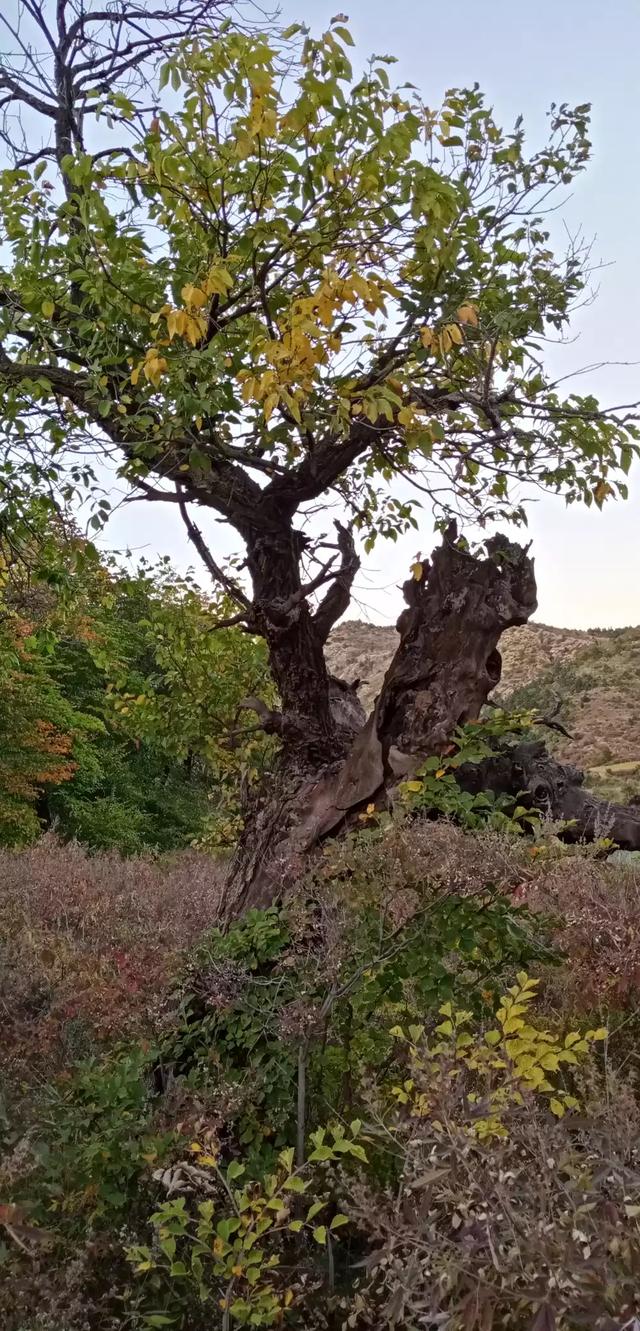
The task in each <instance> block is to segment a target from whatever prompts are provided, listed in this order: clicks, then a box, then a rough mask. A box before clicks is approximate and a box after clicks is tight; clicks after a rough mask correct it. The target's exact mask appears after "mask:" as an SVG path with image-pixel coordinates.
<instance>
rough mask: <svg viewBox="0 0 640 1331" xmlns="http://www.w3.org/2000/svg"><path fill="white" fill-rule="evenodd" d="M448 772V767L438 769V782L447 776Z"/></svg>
mask: <svg viewBox="0 0 640 1331" xmlns="http://www.w3.org/2000/svg"><path fill="white" fill-rule="evenodd" d="M446 770H447V769H446V767H439V768H438V770H437V772H436V781H439V780H440V778H441V777H442V776H444V775H445V773H446Z"/></svg>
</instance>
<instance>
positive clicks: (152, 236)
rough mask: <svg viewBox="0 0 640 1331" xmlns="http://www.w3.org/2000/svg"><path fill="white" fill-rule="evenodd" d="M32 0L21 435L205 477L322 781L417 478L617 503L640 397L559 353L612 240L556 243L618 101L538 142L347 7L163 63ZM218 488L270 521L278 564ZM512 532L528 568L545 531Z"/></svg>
mask: <svg viewBox="0 0 640 1331" xmlns="http://www.w3.org/2000/svg"><path fill="white" fill-rule="evenodd" d="M19 9H20V10H21V11H23V13H24V15H25V18H26V17H28V16H29V15H31V18H32V19H33V16H34V12H35V11H37V15H38V30H37V31H36V29H35V28H34V29H33V32H34V42H35V41H36V40H37V41H38V42H39V44H40V50H39V51H38V52H37V53H34V51H32V50H31V48H28V47H27V55H26V56H25V60H26V61H27V66H26V77H25V78H24V79H22V80H21V79H20V76H19V75H20V71H17V70H16V69H15V68H14V69H13V70H12V68H11V67H10V61H9V60H7V61H5V64H4V68H3V70H2V71H0V89H2V88H3V87H4V88H5V89H6V90H7V96H9V94H11V95H12V96H13V97H14V98H15V99H16V102H17V105H20V104H22V105H23V106H24V107H25V108H26V109H27V110H28V112H29V116H30V118H32V117H33V116H34V115H35V116H38V117H39V118H40V121H41V124H42V127H43V129H46V127H47V125H48V126H49V127H50V130H51V134H50V137H49V139H48V140H47V141H46V142H45V145H44V146H43V147H40V146H39V141H38V146H37V148H36V149H35V150H34V151H30V150H29V146H28V145H27V148H26V149H24V150H23V148H22V146H21V144H20V143H19V142H18V141H17V139H15V138H14V140H12V146H13V149H14V151H13V157H12V159H11V161H10V162H8V164H7V168H6V170H5V171H4V173H3V175H2V205H1V208H2V211H1V221H0V234H1V235H2V239H3V242H4V245H5V249H6V252H7V255H8V258H7V260H6V263H5V269H4V275H3V277H2V279H1V280H0V305H1V312H0V383H2V385H3V388H4V393H3V425H4V429H5V431H6V434H7V438H8V441H9V449H10V454H11V463H12V465H13V466H14V467H15V466H18V465H19V460H20V459H22V462H23V464H24V465H30V462H27V459H29V460H31V459H33V457H34V455H35V456H39V458H40V460H41V465H42V467H43V469H45V468H46V467H47V466H48V465H51V463H52V462H53V464H54V465H55V467H56V469H57V471H59V472H60V473H62V472H63V471H64V468H65V462H66V467H67V471H66V473H65V474H66V475H67V478H68V482H67V483H68V484H69V485H73V484H75V483H77V481H78V479H79V480H80V481H82V473H83V471H85V472H86V471H87V467H88V464H87V461H86V459H87V455H88V454H93V455H94V457H97V459H98V460H99V461H101V462H104V461H107V460H108V461H109V462H112V461H113V460H114V459H116V460H117V466H118V473H119V476H120V477H121V479H123V480H124V481H126V482H127V484H128V485H129V486H130V487H131V488H132V490H133V491H134V492H135V493H136V494H137V495H139V496H141V497H146V498H147V499H148V500H149V501H152V502H159V501H166V502H169V503H172V504H174V505H176V508H177V510H178V512H179V513H180V514H181V516H182V519H183V521H184V523H185V525H186V528H187V531H188V533H189V536H190V538H191V540H192V541H193V543H194V546H195V547H196V548H197V549H198V551H199V553H200V554H201V556H202V558H203V559H204V562H205V564H206V566H207V567H208V569H209V571H210V573H211V574H212V576H213V577H214V578H215V579H216V580H217V581H219V582H220V583H222V586H223V587H224V589H225V591H226V593H227V595H228V597H229V598H230V599H231V600H232V601H233V603H234V605H235V607H236V612H235V615H232V616H231V618H232V619H233V618H237V620H238V622H243V623H244V625H245V627H247V628H248V629H249V630H250V631H251V632H252V633H258V634H261V635H262V636H263V637H264V638H265V640H266V642H267V645H268V650H269V658H270V663H271V668H272V671H273V676H274V679H275V682H276V684H277V688H278V691H279V694H280V699H281V710H280V711H279V712H277V713H276V712H274V711H273V710H271V709H269V708H267V707H260V705H259V708H260V711H261V714H262V719H263V722H264V724H265V726H266V727H267V729H269V730H271V731H274V732H276V733H277V734H278V735H279V736H280V738H281V740H282V745H283V770H284V769H285V768H286V769H287V770H288V771H289V772H290V773H293V772H295V774H296V780H297V781H302V782H303V784H304V782H306V781H307V780H308V778H312V779H314V778H315V777H317V776H318V774H319V773H320V772H322V771H323V770H324V768H325V767H326V766H327V765H331V764H335V762H336V760H337V759H339V758H340V757H341V756H342V755H343V754H344V753H345V752H346V751H347V750H348V749H349V747H350V745H351V743H352V740H353V737H354V734H356V733H357V731H358V729H359V727H360V726H361V724H362V716H361V714H360V711H359V709H358V706H357V703H356V701H355V699H354V697H353V695H352V693H351V694H350V693H349V691H348V690H346V689H345V688H341V687H340V686H338V685H336V684H335V683H334V682H332V681H331V679H330V677H329V674H328V671H327V667H326V663H325V659H324V645H325V642H326V639H327V637H328V634H329V632H330V629H331V627H332V625H333V624H334V623H335V621H336V619H337V618H338V617H339V616H340V615H341V614H342V613H343V612H344V610H345V609H346V607H347V605H348V603H349V598H350V589H351V585H352V582H353V578H354V576H355V572H356V570H357V568H358V557H357V554H356V549H355V536H357V535H358V534H359V535H360V537H361V538H362V540H363V541H364V544H365V548H370V547H371V545H372V544H373V542H374V541H375V540H376V539H377V538H378V537H379V536H381V535H382V536H388V537H391V538H392V539H395V537H396V536H397V534H398V532H400V531H402V530H404V529H405V528H407V527H410V526H415V525H416V520H415V515H414V505H413V504H412V502H411V501H407V500H405V499H402V498H401V497H400V494H399V485H398V483H399V481H400V479H401V478H406V477H408V478H409V479H410V480H411V481H413V483H414V484H415V485H416V487H418V489H421V490H422V491H426V494H427V496H428V497H429V500H430V501H431V503H432V504H433V505H434V506H435V508H436V510H437V511H438V512H439V513H440V515H441V518H442V521H443V523H444V522H445V521H446V519H447V518H448V516H449V515H450V514H451V512H452V511H462V513H463V514H466V515H469V516H471V517H473V518H475V519H479V520H480V521H481V522H487V521H488V520H494V519H496V518H506V519H516V520H518V519H521V518H522V516H523V513H522V508H521V505H520V503H519V501H518V500H517V499H516V498H515V497H514V496H516V495H517V494H518V493H519V491H520V488H521V483H522V482H526V484H527V485H529V486H538V487H542V488H544V489H549V490H552V491H561V492H563V493H564V495H565V497H566V499H567V500H568V501H569V502H572V501H575V500H583V501H584V502H586V503H588V504H590V503H595V504H597V505H601V504H602V503H603V502H604V500H605V499H606V498H607V497H608V496H609V495H612V494H614V493H616V492H618V493H622V494H624V493H625V489H624V480H623V479H622V478H623V476H624V474H625V473H626V472H627V471H628V469H629V466H630V463H631V461H632V458H633V455H634V452H635V449H636V445H635V442H634V441H635V439H636V438H637V434H636V430H635V426H634V424H633V422H632V421H629V420H626V419H624V417H623V416H621V415H620V414H619V413H616V412H606V411H603V410H601V409H600V408H599V406H598V403H597V402H596V401H595V400H594V399H593V398H592V397H590V396H585V397H580V396H578V395H575V394H571V395H569V396H568V397H565V396H562V394H561V392H560V391H559V389H558V387H557V386H556V385H555V384H554V383H553V382H552V381H551V380H550V378H549V376H548V374H547V373H546V372H545V369H544V364H543V343H544V338H545V335H546V334H547V333H548V332H549V331H552V332H553V333H554V334H556V335H558V334H560V335H561V334H562V333H563V332H564V331H565V330H566V328H567V326H568V322H569V319H570V314H571V310H572V308H573V306H574V304H575V302H576V301H577V300H578V299H579V298H580V297H581V295H582V293H583V292H584V290H585V285H586V283H587V281H588V251H587V250H585V249H582V248H581V247H580V246H579V245H577V246H576V245H572V246H571V247H570V249H569V252H568V253H567V254H564V255H556V254H555V253H554V252H553V250H552V248H551V246H550V239H549V228H548V224H547V222H546V221H545V210H548V209H549V207H550V200H551V201H552V206H553V207H555V206H556V203H557V201H558V200H557V198H556V194H557V191H558V190H561V189H562V188H563V186H566V185H569V184H571V182H572V181H573V179H574V178H575V176H576V175H577V174H578V173H579V172H580V171H581V170H582V169H583V167H584V166H585V164H586V162H587V160H588V157H589V138H588V112H589V107H588V106H587V105H581V106H577V107H574V108H571V107H568V106H566V105H562V106H555V107H553V108H552V111H551V113H550V131H549V138H548V141H547V142H546V143H545V144H544V145H543V146H542V147H541V148H540V149H539V150H538V151H535V152H533V153H528V152H527V151H526V149H525V135H524V128H523V126H522V124H521V122H520V121H518V122H517V123H516V125H515V127H514V128H513V129H512V130H511V131H504V130H503V129H501V127H500V126H499V125H498V124H497V123H496V121H495V118H494V116H493V114H492V112H491V110H490V108H489V107H488V106H487V104H486V102H485V100H484V98H483V96H482V94H481V93H480V91H479V90H478V89H477V88H472V89H467V90H451V91H449V92H448V93H447V95H446V98H445V101H444V103H443V105H442V106H440V107H439V108H437V109H433V108H431V107H429V106H428V105H427V104H426V103H425V101H424V100H423V97H422V95H421V94H420V93H419V92H418V91H416V90H415V89H412V88H406V87H402V88H395V87H393V86H392V85H391V82H390V77H389V65H390V63H391V61H390V59H389V58H388V57H374V58H372V60H371V61H370V62H369V63H368V64H367V65H366V67H365V69H364V71H363V72H362V73H356V74H354V73H353V71H352V67H351V64H350V60H349V56H348V48H349V47H351V46H352V45H353V42H352V38H351V36H350V34H349V32H348V29H346V28H345V27H344V25H343V20H342V17H341V16H339V17H338V18H337V19H335V20H334V21H332V23H331V25H330V27H329V29H328V30H327V31H326V32H325V33H324V34H322V35H321V36H320V37H318V38H315V37H313V36H311V35H310V34H309V33H308V31H307V30H306V29H305V28H303V27H302V25H293V26H292V27H290V28H289V29H287V30H286V31H284V32H280V31H276V30H272V31H270V32H266V33H260V32H256V31H253V32H244V33H243V32H239V31H237V30H235V29H233V28H227V29H226V30H219V31H218V32H212V31H207V30H206V29H205V28H201V29H200V30H198V31H195V30H194V31H191V32H189V33H188V35H187V34H186V33H185V35H184V37H183V39H182V40H178V39H176V40H174V41H172V42H171V41H169V42H168V43H165V46H164V50H163V51H162V52H161V63H160V66H159V69H158V70H157V78H156V76H155V74H156V71H154V69H152V67H151V64H150V62H149V59H148V58H147V61H146V64H145V65H140V64H138V66H137V68H136V70H135V72H134V76H133V77H130V76H129V73H128V70H127V62H126V60H125V59H124V58H123V54H122V47H121V46H120V47H117V48H116V46H114V43H115V42H116V37H115V35H114V33H115V27H114V25H113V24H111V21H110V20H109V22H108V23H107V27H108V29H109V30H108V31H107V32H105V33H103V37H102V44H100V45H97V44H95V45H93V46H92V45H91V39H90V24H91V23H96V22H98V21H99V18H100V11H97V10H95V11H94V10H93V7H92V6H88V7H87V8H81V7H80V6H79V5H78V4H77V3H76V0H62V3H61V4H59V5H57V6H56V7H54V5H53V3H50V4H49V5H47V4H45V5H44V7H40V6H35V5H34V4H33V2H32V0H19ZM116 9H118V10H119V6H116ZM92 15H93V17H92ZM121 19H122V21H123V22H126V17H125V10H124V8H123V13H122V14H121ZM153 22H154V20H150V23H151V26H152V27H153ZM118 31H119V29H118ZM118 40H119V38H118ZM109 43H111V45H112V46H113V49H114V51H116V54H115V55H114V58H113V68H112V70H110V77H109V80H108V82H107V80H106V79H105V77H104V68H105V66H104V59H105V56H104V54H103V53H104V50H105V47H108V46H109ZM148 56H149V49H148V48H147V57H148ZM29 62H30V63H29ZM51 69H53V70H54V73H55V78H54V80H53V81H51V79H50V78H48V73H49V72H50V71H51ZM143 71H144V77H145V78H147V79H148V80H149V82H150V83H151V84H152V91H151V93H150V92H149V90H148V88H147V87H146V86H145V87H144V91H142V90H141V87H140V80H141V79H142V77H143ZM22 73H25V70H23V71H22ZM151 104H153V105H154V106H155V110H154V112H153V113H152V112H151V111H150V110H149V107H150V105H151ZM38 450H39V452H38ZM16 459H18V461H16ZM335 499H337V500H339V501H340V503H341V505H342V507H343V509H345V510H346V511H347V513H348V514H349V516H350V525H349V526H341V527H338V531H337V538H336V540H335V541H333V542H327V541H326V539H323V538H320V537H319V538H318V539H317V540H314V539H313V538H312V537H311V536H310V535H309V533H308V531H307V530H306V529H305V522H304V517H305V514H307V513H308V511H309V509H310V507H312V506H314V505H326V504H327V502H329V501H330V500H335ZM193 505H201V506H203V507H205V508H208V509H211V510H213V511H214V512H215V513H217V514H218V515H221V516H222V518H223V519H224V520H225V521H226V522H227V523H229V524H230V525H231V526H232V527H233V528H234V529H235V531H236V532H237V533H238V534H239V536H240V538H241V539H242V541H243V542H244V544H245V547H246V552H247V568H248V572H249V575H250V581H251V591H250V592H247V590H246V588H245V586H244V584H242V583H241V582H240V581H239V580H238V579H236V578H231V577H229V576H228V574H227V573H225V572H224V570H222V569H220V567H219V565H218V563H217V561H216V559H215V556H214V553H213V552H212V551H211V550H210V548H209V547H208V545H207V544H206V542H205V541H204V539H203V537H202V535H201V533H200V531H199V530H198V528H197V526H196V525H195V523H194V520H193V515H192V509H191V506H193ZM95 521H96V522H99V521H100V515H99V514H97V515H96V518H95ZM493 558H494V561H495V560H496V559H497V560H498V562H501V567H502V572H503V574H504V577H507V574H506V572H505V568H506V565H508V564H509V563H511V564H513V561H514V559H516V555H515V554H514V553H513V549H512V550H511V553H509V550H508V549H507V548H506V547H505V546H504V544H503V545H501V546H500V550H499V551H498V550H497V549H496V548H495V547H494V548H493ZM425 573H426V568H425V567H424V566H423V568H422V569H420V566H419V565H418V566H417V567H416V579H417V580H419V579H421V578H423V577H424V575H425ZM509 576H510V575H509ZM425 582H426V578H425ZM321 589H322V592H321ZM316 593H321V595H319V596H318V597H316V595H315V594H316ZM492 595H493V596H494V601H495V600H496V596H497V590H496V589H495V588H494V592H493V593H492ZM510 595H511V593H510ZM413 599H414V602H415V600H416V598H415V596H414V598H413ZM498 599H499V598H498ZM512 600H513V601H514V605H515V603H516V602H517V603H518V608H517V610H516V609H514V610H513V611H512V612H510V613H511V618H509V617H508V616H507V617H506V618H502V619H500V616H498V618H499V619H500V623H499V624H497V627H496V632H495V634H494V639H497V636H498V634H499V631H500V628H501V627H504V626H505V625H506V624H507V623H510V622H517V618H518V616H519V617H520V619H522V617H523V616H524V617H525V618H526V615H527V614H528V613H530V611H531V609H532V608H533V605H534V603H535V602H534V597H533V594H532V592H531V589H530V588H529V591H528V592H527V594H526V595H525V596H524V599H522V598H520V599H519V598H518V596H515V595H514V596H512ZM504 602H505V598H504V596H503V597H502V603H504ZM414 609H415V605H414ZM416 613H417V612H416ZM514 615H515V619H514ZM412 622H413V621H412ZM414 631H415V623H414V629H412V632H414ZM485 646H486V653H485V655H486V657H487V659H488V657H489V656H490V654H491V651H493V650H495V641H493V642H492V643H487V644H485ZM483 650H484V648H483ZM467 673H468V672H467ZM488 673H490V672H488ZM405 685H406V679H405ZM412 688H413V694H414V695H415V693H416V688H415V686H414V685H412ZM484 691H485V693H486V688H485V690H484ZM477 692H478V690H477V688H475V691H474V690H472V695H473V696H472V701H473V705H476V704H477V697H476V693H477ZM405 693H406V688H405V686H404V685H403V687H402V688H400V689H398V688H397V687H396V686H395V684H394V690H393V691H392V693H390V692H389V689H387V695H386V699H385V703H384V707H382V708H381V709H380V708H379V710H378V715H377V720H376V722H375V728H376V733H377V737H378V739H379V741H380V752H383V751H385V750H388V748H389V745H390V744H394V743H395V742H396V739H397V735H398V732H399V731H403V730H404V733H406V731H407V724H405V723H406V722H407V717H406V715H405V713H404V712H403V713H402V714H403V716H404V721H402V723H401V722H400V720H399V719H398V699H399V698H400V695H402V698H403V706H404V702H406V697H405ZM392 694H393V696H392ZM470 707H471V701H470V700H469V699H468V698H465V700H464V703H463V704H462V705H461V706H460V708H459V711H458V714H457V715H455V716H451V715H449V716H448V718H447V720H448V723H451V721H452V720H453V721H458V720H460V719H463V716H462V713H465V714H470V710H469V709H470ZM401 710H402V709H401ZM383 712H384V717H383V716H382V713H383ZM441 720H442V718H441ZM443 729H446V726H445V725H444V723H443V724H440V723H439V724H438V726H436V727H432V735H431V740H430V743H431V744H433V742H434V741H433V735H434V734H435V732H436V731H437V732H438V734H440V732H442V731H443ZM376 764H377V767H376V770H377V771H379V775H380V779H382V774H383V769H384V764H383V763H382V761H381V760H379V755H378V757H376ZM349 780H350V782H351V788H352V792H353V790H356V789H357V791H358V793H359V795H360V797H361V796H362V793H363V791H364V789H365V785H366V787H367V789H366V792H365V794H366V793H368V791H369V789H370V786H371V780H370V779H369V778H368V779H367V781H366V782H365V783H364V784H363V782H362V781H361V780H360V778H359V777H356V778H354V779H353V780H352V778H351V777H349ZM374 784H375V783H374ZM379 784H380V781H378V785H379ZM271 825H272V826H273V819H272V820H271ZM254 835H255V834H254Z"/></svg>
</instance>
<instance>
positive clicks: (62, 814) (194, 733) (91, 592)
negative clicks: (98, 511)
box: [0, 499, 273, 854]
mask: <svg viewBox="0 0 640 1331" xmlns="http://www.w3.org/2000/svg"><path fill="white" fill-rule="evenodd" d="M27 533H28V535H27ZM221 605H222V610H221ZM224 611H225V604H224V600H223V601H222V603H221V602H220V598H218V602H217V603H216V601H214V600H212V598H211V597H206V596H205V595H204V594H203V592H202V590H201V588H200V587H198V585H197V584H196V583H195V581H194V579H193V578H191V577H186V578H180V577H177V576H176V575H175V574H174V573H173V572H172V570H171V568H170V567H169V563H168V560H163V561H160V563H159V564H158V565H156V566H150V565H144V564H143V565H141V566H140V567H139V569H138V570H137V571H136V572H135V573H133V574H132V573H130V572H125V571H123V570H122V569H120V568H119V567H118V565H117V562H116V560H115V558H113V557H108V558H107V557H105V556H102V557H101V556H100V555H99V554H98V552H97V551H96V550H95V548H94V547H93V546H92V545H91V543H90V542H87V541H86V540H85V539H83V538H82V537H81V536H80V535H79V534H78V533H77V532H75V531H74V529H73V526H72V524H70V523H63V522H62V521H61V520H60V518H59V517H58V515H56V514H55V512H52V511H51V508H50V506H49V505H45V504H44V503H42V502H40V501H39V500H37V499H36V500H35V501H33V502H32V503H31V505H30V506H27V505H25V506H24V510H23V531H22V533H20V532H18V531H14V532H12V539H11V542H9V541H8V540H7V539H6V538H5V537H4V536H3V535H2V533H0V675H1V677H2V684H3V697H2V705H0V736H1V739H2V745H1V747H2V758H1V759H0V841H1V840H3V839H4V840H10V841H11V843H12V844H19V843H21V842H25V841H28V840H32V839H33V838H34V837H35V836H37V834H38V833H39V832H40V830H41V828H42V826H50V825H51V824H52V823H53V824H55V827H56V831H57V833H58V835H60V836H61V837H66V838H68V837H73V838H75V839H77V840H79V841H81V842H83V843H84V844H85V845H88V846H91V847H92V848H98V849H111V848H113V849H116V850H119V851H121V852H122V853H123V854H135V853H137V852H140V851H143V850H145V849H154V850H172V849H175V848H176V847H180V846H184V845H190V844H192V843H193V841H194V840H200V841H204V842H205V843H207V844H212V845H217V846H220V845H228V844H229V843H230V842H231V841H232V838H233V834H234V832H235V831H236V829H237V823H238V817H239V808H238V792H239V788H240V787H241V785H242V783H243V782H244V783H246V784H250V783H251V780H252V777H253V779H254V780H255V779H257V777H258V775H259V772H260V770H261V768H262V766H263V764H264V763H265V762H266V761H267V760H268V756H269V749H270V747H272V745H273V741H272V740H271V741H270V740H268V739H266V737H265V736H263V735H261V734H259V733H250V734H248V735H247V734H245V731H244V728H243V727H241V725H240V715H241V713H240V704H241V702H242V700H243V698H245V697H246V695H247V694H249V693H252V692H259V693H261V694H265V693H266V695H267V696H268V690H269V677H268V668H267V663H266V654H265V652H264V644H263V643H262V642H261V641H260V640H259V639H257V638H253V637H251V636H249V635H247V634H241V633H240V632H239V630H238V629H237V628H229V629H226V630H225V631H223V632H219V633H212V631H211V625H212V622H213V623H215V622H217V620H219V619H220V618H221V617H222V614H224ZM234 732H236V733H234ZM237 732H241V733H237Z"/></svg>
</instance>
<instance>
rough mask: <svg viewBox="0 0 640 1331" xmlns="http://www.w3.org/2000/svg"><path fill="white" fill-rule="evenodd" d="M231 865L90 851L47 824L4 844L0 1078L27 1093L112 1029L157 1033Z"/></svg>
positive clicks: (108, 1038)
mask: <svg viewBox="0 0 640 1331" xmlns="http://www.w3.org/2000/svg"><path fill="white" fill-rule="evenodd" d="M221 877H222V874H221V870H220V869H219V868H217V867H216V865H215V864H212V862H211V858H210V857H209V856H208V855H206V854H204V853H202V852H198V851H195V850H190V851H183V852H181V853H180V854H179V855H176V856H173V857H171V858H170V859H169V858H164V859H156V858H153V859H152V858H150V857H147V858H142V857H137V858H135V859H130V860H125V859H122V858H121V856H119V855H118V854H116V853H114V852H111V853H108V854H104V853H102V854H101V853H93V854H91V855H89V854H87V852H86V851H84V850H83V849H82V848H81V847H80V846H78V845H77V844H76V845H73V844H71V845H70V844H63V843H61V842H60V841H59V840H58V839H56V838H55V837H54V836H53V835H52V834H51V833H47V835H46V836H44V837H42V838H41V839H40V840H39V841H38V842H36V843H35V844H34V845H33V846H31V847H29V848H28V849H27V850H23V851H21V852H20V853H16V852H15V851H7V850H1V851H0V881H1V882H2V893H1V894H0V940H1V942H0V1005H1V1006H2V1010H3V1012H4V1014H5V1015H4V1024H3V1038H2V1050H1V1053H0V1081H1V1082H2V1084H3V1086H4V1087H5V1089H7V1090H8V1088H9V1087H10V1086H14V1087H15V1088H17V1089H18V1090H19V1088H20V1087H22V1088H23V1089H22V1091H19V1094H18V1098H19V1099H22V1098H23V1096H24V1094H27V1095H28V1094H29V1093H31V1092H33V1088H34V1087H36V1086H38V1085H42V1084H43V1083H45V1082H46V1081H48V1080H51V1079H53V1078H55V1076H57V1075H58V1073H60V1072H62V1071H63V1070H64V1069H65V1068H66V1067H67V1066H68V1065H69V1064H71V1063H74V1062H75V1061H76V1060H78V1059H80V1058H82V1057H86V1056H88V1055H89V1054H94V1055H96V1056H97V1054H98V1051H100V1050H101V1049H104V1047H105V1045H108V1044H109V1043H111V1042H113V1040H114V1039H124V1038H125V1037H126V1038H128V1039H130V1040H131V1039H134V1038H136V1037H137V1036H140V1037H142V1036H145V1037H147V1038H149V1037H150V1038H153V1037H154V1035H156V1033H157V1032H158V1029H159V1028H160V1027H161V1026H162V1021H163V1018H164V1013H165V1006H166V993H167V988H168V986H170V984H171V981H172V976H173V975H174V974H175V973H176V970H177V969H178V967H179V966H180V965H181V964H182V958H183V957H184V953H185V950H186V949H187V948H188V947H190V946H191V945H192V944H193V943H194V940H195V939H196V938H198V937H199V936H200V935H201V934H202V931H203V930H204V929H205V927H206V926H207V924H208V922H209V920H211V918H213V917H215V914H216V911H217V909H218V906H219V900H220V890H221Z"/></svg>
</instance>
